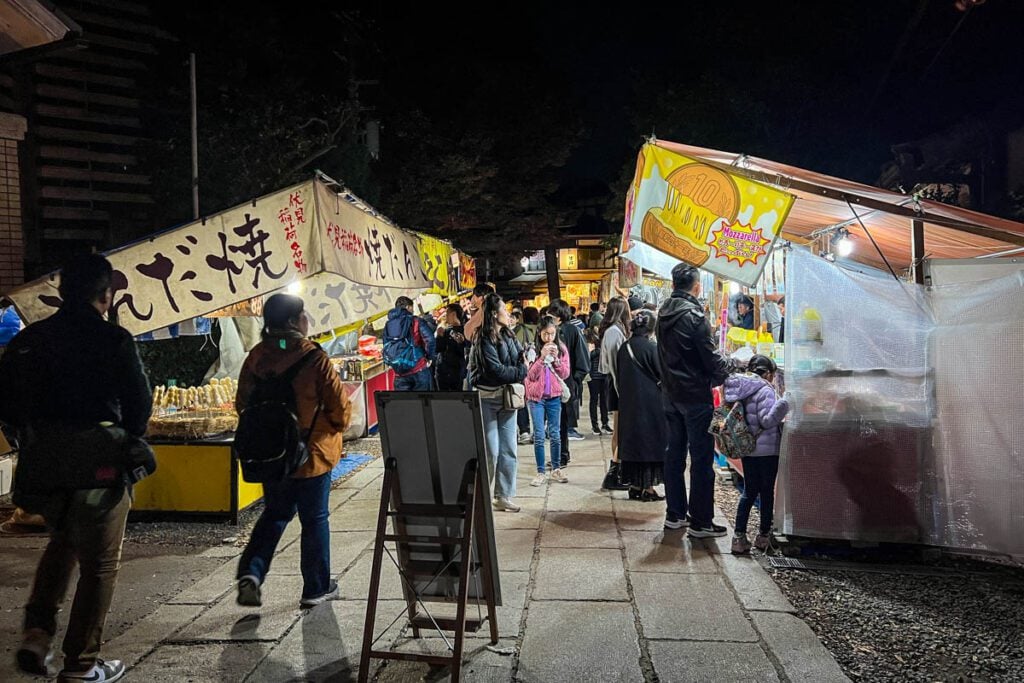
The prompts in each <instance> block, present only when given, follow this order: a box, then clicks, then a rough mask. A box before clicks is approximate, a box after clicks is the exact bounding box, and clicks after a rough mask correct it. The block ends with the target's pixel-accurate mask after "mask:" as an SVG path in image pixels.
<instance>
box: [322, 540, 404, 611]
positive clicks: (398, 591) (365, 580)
mask: <svg viewBox="0 0 1024 683" xmlns="http://www.w3.org/2000/svg"><path fill="white" fill-rule="evenodd" d="M391 552H392V554H393V553H394V548H392V550H391ZM396 559H397V558H396ZM372 565H373V552H372V550H367V551H365V552H364V553H363V554H362V555H360V556H359V559H358V560H357V561H356V563H355V564H354V565H353V566H352V568H351V569H349V570H348V571H346V572H345V573H344V574H342V575H341V578H339V579H338V586H339V588H340V591H339V592H340V597H341V598H342V599H344V600H366V598H367V595H368V594H369V590H370V569H371V568H372ZM379 599H380V600H404V599H405V596H404V595H403V593H402V581H401V579H400V578H399V576H398V569H397V568H396V567H395V565H394V563H393V562H392V561H391V560H390V559H389V558H388V555H387V553H385V554H384V557H383V559H382V560H381V576H380V593H379Z"/></svg>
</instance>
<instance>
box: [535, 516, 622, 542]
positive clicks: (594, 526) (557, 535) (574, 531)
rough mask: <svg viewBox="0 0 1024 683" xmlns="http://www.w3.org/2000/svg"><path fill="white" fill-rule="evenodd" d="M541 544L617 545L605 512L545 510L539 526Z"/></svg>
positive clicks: (610, 522) (612, 521)
mask: <svg viewBox="0 0 1024 683" xmlns="http://www.w3.org/2000/svg"><path fill="white" fill-rule="evenodd" d="M540 544H541V546H546V547H551V548H618V547H619V545H620V543H619V533H618V529H617V528H616V526H615V520H614V519H613V518H612V517H611V516H609V515H602V514H594V513H587V512H549V513H548V514H547V517H546V518H545V520H544V526H543V527H541V537H540Z"/></svg>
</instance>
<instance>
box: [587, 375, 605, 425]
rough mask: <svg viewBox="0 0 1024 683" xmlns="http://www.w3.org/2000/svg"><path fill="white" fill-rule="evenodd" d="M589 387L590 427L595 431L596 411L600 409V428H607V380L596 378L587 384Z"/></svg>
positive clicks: (596, 423)
mask: <svg viewBox="0 0 1024 683" xmlns="http://www.w3.org/2000/svg"><path fill="white" fill-rule="evenodd" d="M587 386H589V387H590V426H591V427H593V428H594V431H595V432H596V431H597V427H598V422H597V409H598V407H600V408H601V422H600V426H602V427H607V426H608V378H606V377H598V378H596V379H591V380H590V381H589V382H587Z"/></svg>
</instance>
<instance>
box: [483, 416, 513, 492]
mask: <svg viewBox="0 0 1024 683" xmlns="http://www.w3.org/2000/svg"><path fill="white" fill-rule="evenodd" d="M480 404H481V405H482V406H483V416H484V436H485V438H486V440H487V470H488V472H489V473H490V474H491V476H493V477H494V497H495V498H515V495H516V470H517V469H518V465H519V462H518V461H517V460H516V448H517V447H518V444H517V443H516V411H514V410H505V408H504V406H503V404H502V402H501V399H500V398H499V399H496V400H492V399H487V398H485V399H481V400H480Z"/></svg>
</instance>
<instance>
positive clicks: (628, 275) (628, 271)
mask: <svg viewBox="0 0 1024 683" xmlns="http://www.w3.org/2000/svg"><path fill="white" fill-rule="evenodd" d="M642 276H643V270H642V269H641V268H640V266H638V265H637V264H635V263H633V262H632V261H630V260H629V259H627V258H620V259H619V286H620V287H622V288H623V289H629V288H631V287H636V286H637V285H638V284H640V280H641V279H642Z"/></svg>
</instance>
